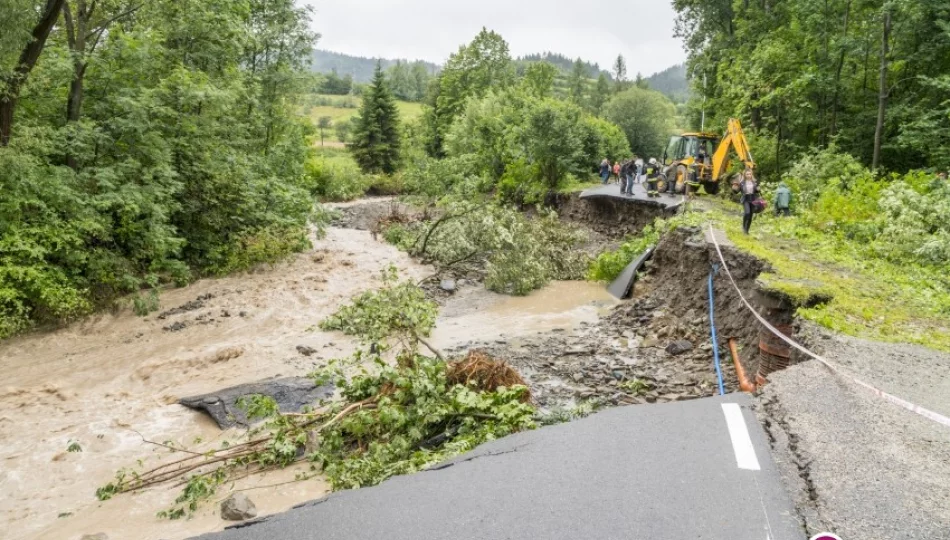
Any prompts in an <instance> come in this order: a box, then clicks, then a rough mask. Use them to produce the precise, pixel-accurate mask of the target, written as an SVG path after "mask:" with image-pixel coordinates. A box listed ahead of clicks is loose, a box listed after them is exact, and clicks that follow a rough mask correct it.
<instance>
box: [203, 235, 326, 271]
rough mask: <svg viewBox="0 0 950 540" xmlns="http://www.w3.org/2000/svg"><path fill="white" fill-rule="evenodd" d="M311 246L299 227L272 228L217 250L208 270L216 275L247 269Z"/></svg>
mask: <svg viewBox="0 0 950 540" xmlns="http://www.w3.org/2000/svg"><path fill="white" fill-rule="evenodd" d="M310 247H311V244H310V239H309V238H307V230H306V229H304V228H300V227H283V226H271V227H264V228H262V229H260V230H258V231H255V232H248V233H245V234H243V235H241V236H240V237H239V238H238V239H237V240H236V241H235V243H233V244H228V245H225V246H221V247H219V248H218V249H217V250H216V251H214V252H212V253H211V254H210V256H209V258H210V259H211V260H216V261H217V262H216V263H215V264H214V265H213V266H212V267H211V268H210V269H211V271H212V272H213V273H215V274H218V275H224V274H228V273H231V272H237V271H241V270H247V269H249V268H252V267H254V266H256V265H258V264H264V263H270V264H272V263H275V262H277V261H279V260H280V259H282V258H284V257H286V256H288V255H291V254H293V253H298V252H300V251H303V250H305V249H309V248H310Z"/></svg>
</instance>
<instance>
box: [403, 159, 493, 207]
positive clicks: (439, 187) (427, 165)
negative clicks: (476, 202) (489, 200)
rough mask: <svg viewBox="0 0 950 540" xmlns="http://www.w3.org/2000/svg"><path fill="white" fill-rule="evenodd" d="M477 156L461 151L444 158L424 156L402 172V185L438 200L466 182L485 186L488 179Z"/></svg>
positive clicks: (477, 186) (411, 191)
mask: <svg viewBox="0 0 950 540" xmlns="http://www.w3.org/2000/svg"><path fill="white" fill-rule="evenodd" d="M478 170H479V167H478V156H476V155H474V154H464V155H461V156H456V157H449V158H445V159H432V158H424V159H422V160H420V161H419V162H418V163H417V164H415V165H414V166H412V167H409V168H408V169H406V171H405V172H404V173H403V188H404V190H405V192H406V193H407V194H411V195H418V196H422V197H424V198H427V199H430V200H437V199H441V198H443V197H445V196H446V195H448V194H450V193H453V192H455V191H456V190H457V189H458V188H460V187H461V186H463V185H465V184H468V185H470V186H474V187H475V189H476V190H487V189H489V188H490V186H491V183H490V181H488V180H486V179H485V178H483V177H482V176H480V175H479V174H478V173H477V171H478Z"/></svg>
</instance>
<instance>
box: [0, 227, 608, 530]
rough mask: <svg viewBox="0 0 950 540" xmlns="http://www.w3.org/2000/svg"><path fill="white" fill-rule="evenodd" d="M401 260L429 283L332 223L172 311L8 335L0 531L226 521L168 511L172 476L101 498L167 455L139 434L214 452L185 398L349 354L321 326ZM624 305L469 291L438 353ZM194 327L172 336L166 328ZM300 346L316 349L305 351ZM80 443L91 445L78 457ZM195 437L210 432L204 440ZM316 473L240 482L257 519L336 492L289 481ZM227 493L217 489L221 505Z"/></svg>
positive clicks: (561, 293)
mask: <svg viewBox="0 0 950 540" xmlns="http://www.w3.org/2000/svg"><path fill="white" fill-rule="evenodd" d="M390 264H394V265H395V266H396V267H397V268H399V269H400V270H401V273H402V275H404V276H407V277H412V278H414V279H419V278H421V277H424V276H426V275H429V274H431V272H432V269H431V268H427V267H425V266H421V265H418V264H416V263H414V262H413V261H412V260H410V259H409V258H408V257H407V256H405V255H404V254H402V253H399V252H398V251H396V250H395V249H394V248H392V247H390V246H388V245H385V244H382V243H378V242H375V241H373V240H372V238H371V237H370V234H369V233H368V232H364V231H355V230H345V229H330V230H329V231H328V234H327V237H326V238H324V239H322V240H318V241H315V242H314V249H313V250H311V251H309V252H307V253H304V254H300V255H298V256H296V257H295V258H294V259H293V260H292V261H289V262H286V263H282V264H279V265H276V266H274V267H268V268H264V269H261V270H258V271H256V272H253V273H246V274H242V275H236V276H231V277H226V278H222V279H213V280H202V281H199V282H197V283H194V284H192V285H189V286H188V287H184V288H180V289H172V290H168V291H166V292H164V293H163V294H162V295H161V307H162V310H168V309H172V308H175V307H178V306H181V305H184V304H186V303H188V302H190V301H193V300H195V299H196V298H198V297H200V296H203V295H208V294H210V295H213V297H212V298H210V299H208V300H205V301H204V302H203V305H201V307H199V308H198V309H194V310H191V311H187V312H185V313H180V314H177V315H172V316H169V317H167V318H166V319H164V320H161V319H158V318H157V316H156V315H157V314H152V315H150V316H148V317H145V318H141V317H136V316H134V315H133V314H132V313H131V310H129V309H124V310H121V312H119V313H116V314H100V315H96V316H93V317H90V318H88V319H87V320H85V321H82V322H79V323H76V324H73V325H71V326H69V327H67V328H64V329H61V330H57V331H53V332H46V333H35V334H32V335H28V336H24V337H20V338H16V339H12V340H7V341H5V342H3V343H0V373H3V379H2V382H0V493H3V496H2V498H0V526H2V530H3V531H4V533H3V534H2V535H0V536H2V537H3V538H11V539H20V538H44V539H46V538H50V539H66V540H70V539H78V538H80V537H81V536H82V535H83V534H92V533H97V532H104V533H107V534H108V535H109V537H110V538H112V539H113V540H116V539H126V538H129V539H141V540H149V539H154V540H158V539H167V540H172V539H176V538H186V537H189V536H193V535H197V534H200V533H204V532H209V531H216V530H221V529H222V528H223V527H224V526H225V525H227V523H226V522H223V521H222V520H221V519H220V518H219V517H218V515H217V504H205V505H204V506H203V507H202V508H201V509H200V510H199V511H198V512H197V513H196V514H195V515H194V516H193V517H192V518H191V519H183V520H178V521H165V520H160V519H158V518H157V517H156V516H155V513H156V512H157V511H158V510H161V509H163V508H166V507H168V506H169V505H170V504H171V503H172V502H173V500H174V498H175V497H176V496H177V494H178V492H179V489H180V487H177V486H174V485H165V486H160V487H156V488H153V489H150V490H148V491H146V492H144V493H138V494H134V495H120V496H117V497H115V498H114V499H112V500H109V501H105V502H99V501H98V500H96V498H95V490H96V488H97V487H99V486H101V485H103V484H105V483H107V482H109V481H110V480H111V479H112V478H113V476H114V474H115V472H116V471H117V470H118V469H121V468H123V467H128V468H134V467H135V466H136V464H137V461H138V460H142V461H143V464H144V465H146V466H147V465H151V464H157V463H160V462H161V461H162V460H165V459H167V458H168V457H169V455H170V452H169V450H167V449H165V448H162V447H159V446H156V445H153V444H148V443H146V442H143V438H144V439H148V440H151V441H157V442H165V441H173V442H174V443H176V444H178V445H183V446H188V447H191V448H203V449H206V448H208V447H210V446H216V445H217V444H219V443H220V440H221V439H224V438H228V437H231V440H234V437H235V436H236V435H237V434H236V433H222V432H221V431H220V430H219V429H218V428H217V426H216V425H215V424H214V423H213V422H212V421H211V420H210V419H208V418H207V417H205V416H204V415H202V414H199V413H196V412H193V411H191V410H189V409H186V408H184V407H182V406H179V405H177V404H176V401H177V400H178V398H180V397H182V396H187V395H193V394H199V393H204V392H210V391H214V390H217V389H220V388H224V387H228V386H233V385H237V384H243V383H247V382H253V381H257V380H260V379H263V378H267V377H275V376H296V375H304V374H306V373H307V372H309V371H310V370H311V369H312V368H313V365H314V364H315V363H317V364H319V363H322V362H323V361H326V360H328V359H330V358H333V357H340V356H343V355H347V354H349V353H350V352H352V350H353V348H354V344H353V342H352V341H351V340H350V339H348V338H345V337H344V336H342V335H340V334H338V333H325V332H321V331H319V330H318V329H316V325H317V324H318V323H319V322H320V320H322V319H323V318H324V317H326V316H327V315H329V314H331V313H332V312H333V311H334V310H336V309H337V308H338V307H339V306H340V305H342V304H343V303H345V302H346V301H347V300H348V299H349V298H350V297H352V296H353V295H354V294H357V293H359V292H361V291H364V290H367V289H371V288H373V287H375V286H377V285H378V283H379V281H378V276H379V271H380V270H381V269H382V268H384V267H386V266H388V265H390ZM614 303H615V302H614V300H612V299H611V297H610V296H609V295H607V293H606V292H605V291H604V290H603V287H602V286H600V285H596V284H589V283H577V282H557V283H553V284H551V285H550V286H549V287H548V288H546V289H544V290H542V291H538V292H536V293H534V294H532V295H530V296H527V297H523V298H509V297H504V296H500V295H495V294H492V293H489V292H487V291H485V290H484V289H481V288H477V287H468V288H464V289H463V290H461V291H459V293H458V294H457V295H456V296H454V297H453V298H451V299H449V300H448V301H447V302H446V305H445V306H444V308H443V310H442V313H441V315H440V318H439V321H438V325H437V329H436V332H435V335H434V337H433V340H434V341H435V342H436V343H437V344H438V346H440V347H450V346H453V345H458V344H461V343H466V342H469V341H473V340H476V341H480V340H494V339H498V338H516V337H518V336H528V335H531V334H534V333H538V332H543V331H547V330H550V329H554V328H563V329H565V330H566V331H570V330H572V329H575V328H577V327H579V325H580V323H582V322H593V321H595V320H596V319H597V317H598V315H599V314H601V313H603V312H604V310H606V309H609V308H610V306H612V305H614ZM175 323H183V324H184V328H183V329H180V330H177V331H170V330H166V329H165V328H166V327H171V325H173V324H175ZM297 345H305V346H308V347H312V348H314V349H316V350H317V351H318V353H317V354H316V355H314V356H311V357H309V358H307V357H303V356H301V355H300V354H298V353H297V351H296V347H297ZM72 441H75V442H76V443H78V444H79V446H80V447H81V448H82V451H81V452H67V447H68V446H69V444H70V442H72ZM198 441H200V442H198ZM306 471H307V469H306V467H303V466H301V468H298V469H291V470H286V471H280V472H277V473H269V474H267V475H265V476H258V477H252V478H248V479H245V480H242V481H240V482H239V483H238V484H236V485H235V486H234V489H240V490H249V491H247V494H248V496H250V497H251V498H252V499H253V500H254V502H255V504H256V505H257V508H258V512H259V515H266V514H271V513H275V512H280V511H283V510H287V509H289V508H290V507H291V506H293V505H295V504H298V503H300V502H303V501H307V500H311V499H314V498H318V497H320V496H322V495H324V494H325V493H327V486H326V484H325V483H324V482H323V481H322V480H321V479H320V478H319V476H317V477H315V478H312V479H310V480H307V481H303V482H292V480H293V479H294V477H295V474H297V473H298V472H306ZM230 488H231V486H228V489H223V490H221V491H220V493H219V494H218V496H217V497H216V498H215V500H221V499H223V498H225V497H226V496H227V494H228V491H229V489H230Z"/></svg>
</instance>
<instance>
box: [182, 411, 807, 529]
mask: <svg viewBox="0 0 950 540" xmlns="http://www.w3.org/2000/svg"><path fill="white" fill-rule="evenodd" d="M749 403H750V402H749V399H748V398H747V397H746V396H744V395H732V396H726V397H724V398H709V399H703V400H695V401H686V402H679V403H670V404H664V405H640V406H632V407H621V408H616V409H610V410H606V411H603V412H601V413H598V414H596V415H593V416H591V417H588V418H586V419H584V420H579V421H576V422H571V423H567V424H560V425H557V426H551V427H547V428H543V429H539V430H535V431H531V432H526V433H519V434H517V435H514V436H511V437H507V438H505V439H501V440H498V441H494V442H492V443H489V444H485V445H483V446H481V447H479V448H477V449H476V450H474V451H473V452H470V453H468V454H466V455H464V456H461V457H459V458H457V459H455V460H453V461H450V462H447V463H445V464H442V465H440V466H437V467H436V468H434V469H430V470H428V471H425V472H421V473H417V474H414V475H409V476H401V477H397V478H393V479H390V480H389V481H387V482H384V483H383V484H381V485H379V486H376V487H371V488H365V489H360V490H353V491H344V492H338V493H335V494H332V495H330V496H328V497H326V498H324V499H321V500H318V501H314V502H311V503H306V504H304V505H302V506H299V507H297V508H296V509H294V510H291V511H289V512H286V513H284V514H279V515H276V516H271V517H269V518H264V519H263V520H260V521H259V522H257V523H253V524H242V525H240V526H238V527H236V528H232V529H229V530H226V531H224V532H221V533H215V534H208V535H204V536H201V537H199V538H201V539H208V540H244V539H248V540H250V539H260V538H274V539H300V540H304V539H314V540H315V539H321V540H335V539H347V540H352V539H359V538H385V539H387V540H400V539H406V540H410V539H412V540H423V539H433V540H434V539H440V540H441V539H446V538H456V539H547V540H560V539H564V540H568V539H570V540H576V539H581V538H597V539H634V538H638V539H647V538H657V539H677V540H678V539H710V540H713V539H715V540H721V539H730V540H746V539H748V540H766V539H771V540H800V539H803V538H805V536H804V531H803V529H802V527H801V525H800V523H799V520H798V518H797V516H796V514H795V513H794V510H793V507H792V504H791V502H790V499H789V497H788V495H787V494H786V492H785V488H784V487H783V484H782V481H781V479H780V476H779V473H778V472H777V470H776V467H775V464H774V463H773V461H772V458H771V454H770V452H769V445H768V442H767V440H766V436H765V433H764V431H763V430H762V428H761V426H760V425H759V423H758V422H757V421H756V419H755V417H754V416H753V414H752V413H751V412H750V411H749V410H748V406H749Z"/></svg>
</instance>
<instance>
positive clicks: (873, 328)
mask: <svg viewBox="0 0 950 540" xmlns="http://www.w3.org/2000/svg"><path fill="white" fill-rule="evenodd" d="M711 206H712V210H711V211H710V212H709V214H708V215H709V219H710V221H712V222H714V223H715V224H716V225H717V226H718V227H720V228H722V229H724V230H725V231H726V233H727V234H728V235H729V238H730V240H732V242H733V243H734V244H735V245H736V246H737V247H738V248H739V249H740V250H742V251H744V252H746V253H750V254H752V255H754V256H756V257H758V258H760V259H762V260H765V261H767V262H768V263H769V264H770V265H771V267H772V271H771V272H768V273H765V274H763V275H762V276H761V277H760V281H761V282H762V283H763V284H764V285H765V286H766V287H767V288H769V289H772V290H775V291H778V292H780V293H783V294H785V295H787V296H789V297H791V298H793V299H795V300H797V301H798V302H799V303H800V304H805V303H807V301H808V299H809V298H812V299H813V298H821V297H825V298H831V300H828V301H825V302H822V303H819V304H818V305H815V306H812V307H800V308H799V309H798V315H799V316H800V317H802V318H803V319H806V320H809V321H812V322H815V323H817V324H819V325H821V326H824V327H826V328H829V329H832V330H835V331H837V332H841V333H843V334H848V335H852V336H859V337H866V338H870V339H875V340H879V341H886V342H899V343H916V344H920V345H925V346H928V347H931V348H934V349H938V350H942V351H948V352H950V317H948V315H950V282H948V276H946V274H945V273H941V272H938V271H937V270H936V269H935V268H930V267H926V266H922V265H919V264H916V263H913V262H904V263H900V264H897V263H894V262H891V261H887V260H883V259H879V258H875V257H870V256H868V255H867V254H866V253H867V250H866V249H865V248H866V246H863V245H858V244H857V243H855V242H851V241H848V240H846V239H843V238H839V237H836V236H833V235H829V234H823V233H820V232H818V231H815V230H814V229H812V228H810V227H808V226H807V225H806V224H804V223H803V222H802V221H801V220H800V219H799V218H797V217H790V218H776V217H772V216H770V215H763V216H759V217H758V219H757V220H756V222H755V224H754V225H753V229H752V234H751V235H749V236H746V235H744V234H742V226H741V216H740V215H739V214H740V212H741V210H739V207H738V205H734V204H731V203H720V202H715V203H714V204H712V205H711Z"/></svg>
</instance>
